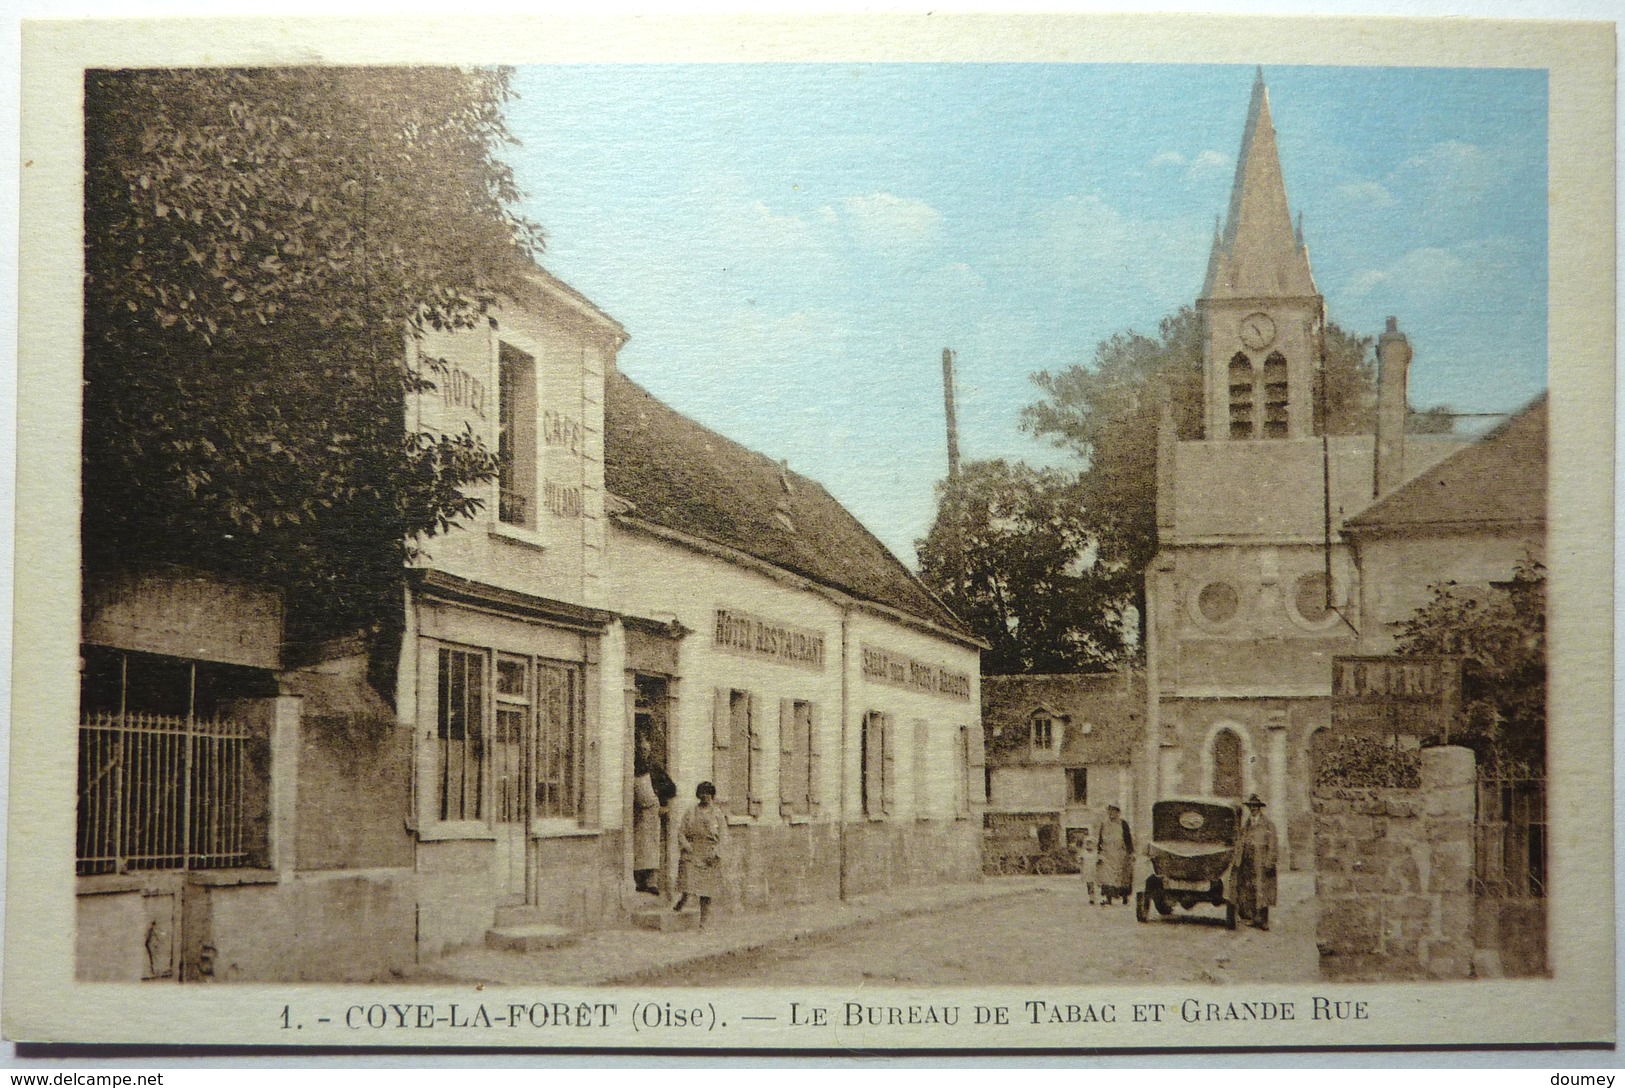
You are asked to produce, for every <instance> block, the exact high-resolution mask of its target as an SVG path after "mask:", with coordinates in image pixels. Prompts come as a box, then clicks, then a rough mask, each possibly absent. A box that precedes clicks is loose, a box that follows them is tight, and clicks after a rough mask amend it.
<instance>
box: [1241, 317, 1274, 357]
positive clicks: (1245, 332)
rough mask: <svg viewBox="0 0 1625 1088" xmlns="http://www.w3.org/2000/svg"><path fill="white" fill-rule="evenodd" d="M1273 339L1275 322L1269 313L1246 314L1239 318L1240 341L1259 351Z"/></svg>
mask: <svg viewBox="0 0 1625 1088" xmlns="http://www.w3.org/2000/svg"><path fill="white" fill-rule="evenodd" d="M1274 341H1275V322H1274V321H1272V320H1270V315H1269V314H1248V315H1247V316H1246V317H1244V318H1242V319H1241V342H1242V343H1243V344H1246V345H1247V346H1248V347H1250V348H1252V349H1253V350H1254V351H1261V350H1262V349H1264V348H1267V347H1269V346H1270V344H1272V343H1273V342H1274Z"/></svg>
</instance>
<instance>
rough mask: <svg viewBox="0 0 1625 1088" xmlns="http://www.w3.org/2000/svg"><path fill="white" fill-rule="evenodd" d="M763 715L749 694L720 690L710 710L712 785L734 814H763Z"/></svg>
mask: <svg viewBox="0 0 1625 1088" xmlns="http://www.w3.org/2000/svg"><path fill="white" fill-rule="evenodd" d="M763 743H764V738H763V736H762V722H761V715H759V714H758V713H757V710H756V696H754V695H752V694H751V693H750V692H748V691H733V690H729V689H727V688H719V689H717V693H716V697H715V699H714V700H713V703H712V710H711V746H712V747H711V782H712V784H713V785H715V786H716V788H717V802H718V803H719V804H721V805H723V806H724V807H726V808H727V809H728V810H729V811H730V813H731V814H733V815H736V816H740V815H747V814H748V815H751V816H760V815H761V814H762V785H763V781H764V779H763V768H762V750H763Z"/></svg>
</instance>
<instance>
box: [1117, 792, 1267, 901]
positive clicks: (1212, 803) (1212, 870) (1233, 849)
mask: <svg viewBox="0 0 1625 1088" xmlns="http://www.w3.org/2000/svg"><path fill="white" fill-rule="evenodd" d="M1147 853H1148V854H1149V855H1150V858H1151V875H1150V876H1148V877H1146V878H1145V890H1144V891H1140V892H1136V893H1135V895H1134V916H1135V917H1136V918H1138V919H1139V920H1140V921H1142V922H1144V921H1147V920H1149V919H1150V917H1151V908H1153V907H1155V908H1156V911H1157V913H1158V914H1163V915H1166V914H1172V913H1173V910H1174V906H1175V905H1176V904H1177V905H1178V906H1180V907H1181V908H1183V909H1185V910H1190V909H1191V908H1192V907H1194V906H1196V904H1198V903H1211V904H1212V905H1213V906H1215V907H1223V908H1224V924H1225V925H1226V926H1228V927H1229V928H1231V929H1234V928H1236V869H1237V866H1238V864H1239V862H1240V860H1241V803H1240V802H1239V801H1232V800H1229V799H1227V798H1223V797H1173V798H1169V799H1167V800H1164V801H1158V802H1157V803H1156V804H1154V805H1152V806H1151V844H1150V846H1149V847H1148V849H1147Z"/></svg>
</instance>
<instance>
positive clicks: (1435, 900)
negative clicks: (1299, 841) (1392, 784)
mask: <svg viewBox="0 0 1625 1088" xmlns="http://www.w3.org/2000/svg"><path fill="white" fill-rule="evenodd" d="M1421 762H1422V766H1421V786H1420V788H1418V789H1398V788H1362V789H1321V790H1319V791H1317V793H1316V794H1315V797H1314V801H1313V808H1314V818H1315V897H1316V900H1317V903H1318V905H1319V918H1318V921H1317V924H1316V929H1315V940H1316V944H1317V945H1318V947H1319V950H1320V971H1321V974H1322V976H1324V977H1326V978H1329V979H1344V980H1352V979H1396V978H1438V979H1445V978H1469V977H1471V976H1472V974H1473V937H1472V933H1473V913H1474V906H1473V894H1472V875H1473V811H1474V800H1475V799H1474V769H1473V754H1472V752H1470V751H1469V750H1467V749H1465V748H1455V747H1447V748H1429V749H1424V750H1423V751H1422V753H1421Z"/></svg>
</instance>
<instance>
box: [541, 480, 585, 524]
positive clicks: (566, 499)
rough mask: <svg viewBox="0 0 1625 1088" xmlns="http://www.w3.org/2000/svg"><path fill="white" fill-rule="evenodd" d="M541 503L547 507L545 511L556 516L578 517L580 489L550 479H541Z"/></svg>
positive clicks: (579, 514)
mask: <svg viewBox="0 0 1625 1088" xmlns="http://www.w3.org/2000/svg"><path fill="white" fill-rule="evenodd" d="M542 505H543V506H545V507H547V512H548V513H549V514H552V515H553V516H554V517H556V518H579V517H580V516H581V489H580V488H579V487H566V486H564V485H563V484H556V483H554V482H553V481H552V480H543V481H542Z"/></svg>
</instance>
